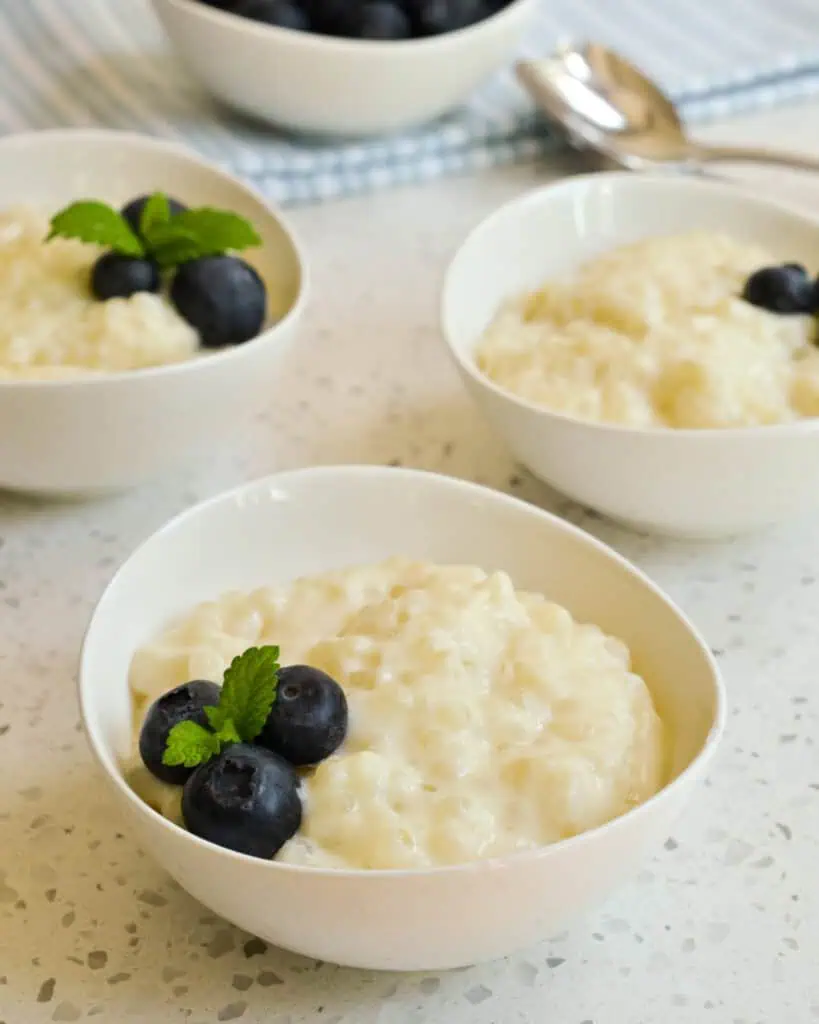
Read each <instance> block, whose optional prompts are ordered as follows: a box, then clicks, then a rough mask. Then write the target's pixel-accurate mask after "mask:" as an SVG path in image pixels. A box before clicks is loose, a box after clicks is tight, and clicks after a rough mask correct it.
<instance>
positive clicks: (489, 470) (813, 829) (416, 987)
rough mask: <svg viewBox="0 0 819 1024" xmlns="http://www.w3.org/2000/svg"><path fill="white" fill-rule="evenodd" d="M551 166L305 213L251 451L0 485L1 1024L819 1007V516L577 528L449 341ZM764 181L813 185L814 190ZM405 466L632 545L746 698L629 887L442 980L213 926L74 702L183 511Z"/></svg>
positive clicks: (579, 1015)
mask: <svg viewBox="0 0 819 1024" xmlns="http://www.w3.org/2000/svg"><path fill="white" fill-rule="evenodd" d="M806 127H809V128H810V130H806ZM817 129H819V105H816V106H814V107H810V108H807V109H804V110H802V111H798V110H791V111H784V112H779V113H777V114H776V115H773V114H771V115H766V116H764V117H758V118H756V119H754V120H752V121H746V122H744V123H743V124H737V125H735V126H728V130H727V134H728V135H729V136H730V135H732V134H733V135H734V137H735V138H744V139H746V140H749V141H753V140H758V141H761V140H766V141H768V142H774V143H775V142H779V143H787V142H790V143H791V144H793V143H798V142H803V143H804V140H805V139H809V138H811V136H812V137H813V138H816V137H817V135H819V132H817ZM710 134H712V135H714V136H715V137H716V136H717V135H718V134H720V133H719V131H718V129H717V128H716V127H715V128H713V129H712V130H711V131H710ZM722 134H723V135H725V134H726V132H725V131H723V132H722ZM543 176H544V172H543V170H542V169H541V170H538V171H536V170H535V169H533V168H518V169H516V170H511V171H507V172H503V173H499V174H493V175H491V176H487V177H485V178H481V179H478V178H473V179H467V180H460V181H449V182H443V183H438V184H435V185H433V186H430V187H427V188H426V189H423V190H421V189H418V190H411V191H404V192H394V193H385V194H383V195H380V196H377V197H374V198H370V199H363V200H360V201H355V202H349V203H344V204H338V205H333V206H328V207H322V208H313V209H305V210H301V211H298V212H297V213H296V214H294V219H295V222H296V224H297V227H300V228H301V232H302V234H303V237H304V240H305V242H306V244H307V246H308V251H309V252H310V253H311V256H312V259H313V263H314V271H315V273H314V278H315V292H314V299H313V304H312V309H311V311H310V315H309V318H308V323H307V325H306V327H305V331H304V336H303V340H302V344H301V347H300V349H299V351H298V352H297V354H296V355H295V357H294V358H293V359H292V360H291V361H290V363H289V364H288V365H287V367H286V370H285V372H284V374H283V376H282V378H281V380H280V381H279V382H278V384H277V386H276V387H275V388H274V390H273V391H272V392H271V396H270V410H269V413H268V414H267V416H266V417H265V418H264V419H261V420H259V421H258V422H256V423H255V424H254V425H253V428H252V430H251V431H249V432H248V433H247V434H246V436H244V437H242V438H241V439H239V440H238V441H237V442H236V443H235V445H234V446H233V451H232V452H230V453H215V454H214V458H213V462H212V464H211V465H210V466H205V467H203V466H199V467H198V468H195V469H192V470H191V471H190V472H188V473H186V474H184V475H182V476H179V477H178V478H177V479H174V480H167V481H164V482H161V483H159V484H157V485H155V486H153V487H149V488H145V489H143V490H142V491H140V492H137V493H134V494H131V495H129V496H126V497H123V498H118V499H115V500H111V501H108V502H105V503H101V504H94V505H85V506H83V505H74V506H72V505H68V506H51V505H38V504H34V503H31V502H28V501H25V500H21V499H16V498H11V497H6V498H0V538H2V539H0V581H1V582H0V1022H2V1024H44V1022H50V1021H64V1022H65V1021H77V1020H86V1019H89V1018H92V1017H95V1016H98V1017H99V1018H100V1019H102V1020H106V1021H108V1020H110V1021H112V1022H117V1024H120V1022H123V1024H124V1022H130V1021H134V1022H140V1024H159V1022H160V1021H167V1022H169V1024H174V1022H189V1024H212V1022H217V1021H231V1020H238V1021H241V1022H242V1024H259V1022H262V1021H264V1022H265V1024H302V1022H308V1021H309V1022H313V1021H316V1022H323V1024H342V1022H350V1024H353V1022H355V1024H376V1022H378V1024H443V1022H444V1021H445V1022H446V1024H515V1022H531V1024H545V1021H546V1020H548V1021H549V1022H555V1024H609V1022H612V1024H689V1022H690V1024H695V1022H696V1024H703V1022H704V1024H707V1022H708V1021H712V1020H713V1021H715V1022H719V1024H757V1022H765V1024H768V1022H770V1024H784V1022H788V1024H809V1022H810V1021H813V1020H819V745H817V743H816V736H817V733H818V732H819V673H818V672H817V663H819V545H817V533H816V528H815V526H814V524H811V523H807V524H802V525H797V526H794V527H791V528H789V529H788V530H781V531H778V532H775V533H771V534H769V535H767V536H764V537H758V538H755V539H751V540H744V541H736V542H733V543H730V544H727V545H720V546H717V545H708V546H691V545H681V544H673V543H667V542H661V541H654V540H648V539H645V538H641V537H638V536H635V535H633V534H629V533H626V532H624V531H622V530H619V529H617V528H615V527H613V526H610V525H608V524H606V523H603V522H601V521H600V520H599V519H597V518H594V517H590V516H585V515H584V514H583V513H581V512H580V511H579V510H577V509H576V508H574V507H572V506H567V505H566V503H565V502H561V501H560V500H559V499H555V497H554V496H553V495H550V494H548V493H546V491H545V489H544V488H542V487H540V486H539V485H538V484H536V483H535V482H534V481H532V480H531V479H529V478H528V477H526V475H525V474H522V473H520V472H519V471H518V470H517V469H516V468H515V466H514V465H512V464H511V462H510V460H509V458H508V457H507V455H506V454H505V452H504V451H503V449H502V447H501V446H500V445H499V444H498V442H497V441H495V440H494V439H493V438H492V437H491V436H490V435H489V434H488V433H487V430H486V429H485V428H484V426H483V425H482V423H481V422H480V420H479V419H478V417H477V415H476V413H475V411H474V410H473V408H472V407H471V406H470V405H469V403H468V401H467V399H466V398H465V396H464V394H463V393H462V392H461V390H460V387H459V385H458V382H457V380H456V377H455V373H454V371H453V370H452V369H451V368H450V367H449V365H448V363H447V360H446V357H445V355H444V353H443V351H442V348H441V346H440V345H439V342H438V338H437V333H436V325H435V315H436V302H437V288H438V283H439V278H440V273H441V270H442V269H443V266H444V264H445V262H446V259H447V257H448V255H449V254H450V252H451V251H452V249H453V248H454V246H455V245H456V244H457V242H458V240H459V239H460V238H461V236H462V235H463V234H464V233H465V231H466V230H467V229H468V228H469V227H471V226H472V225H473V224H474V223H475V222H476V221H477V220H478V219H479V218H480V217H481V216H482V215H483V214H484V213H486V212H487V211H489V210H490V209H491V208H493V207H494V206H495V205H497V204H498V203H499V202H501V201H503V200H504V199H506V198H508V197H510V196H512V195H514V194H516V193H517V192H519V191H520V190H521V189H522V188H525V187H528V186H529V185H531V184H534V183H535V182H536V181H538V180H542V179H543ZM765 180H766V181H767V182H769V183H772V184H773V185H775V186H777V182H782V183H783V182H785V181H786V180H787V181H788V189H789V194H791V195H792V196H793V195H795V194H796V190H798V192H799V195H800V196H801V197H802V198H803V199H804V200H805V201H807V202H810V201H811V200H813V201H814V202H815V200H816V198H817V197H819V185H817V183H816V182H815V181H813V182H811V181H809V180H807V179H801V180H800V179H797V178H790V179H784V178H777V177H776V176H771V175H766V176H765ZM777 187H781V185H779V186H777ZM392 460H400V461H401V462H403V463H405V464H408V465H414V466H423V467H426V468H432V469H438V470H442V471H444V472H448V473H452V474H455V475H460V476H465V477H469V478H473V479H478V480H482V481H484V482H487V483H490V484H492V485H495V486H498V487H501V488H504V489H507V490H511V491H513V492H515V493H518V494H520V495H522V496H524V497H526V498H529V499H531V500H534V501H536V502H539V503H542V504H544V505H545V506H547V507H550V508H557V509H558V510H559V511H560V512H561V513H563V514H565V515H568V516H569V517H570V518H572V519H574V520H575V521H579V522H581V523H582V524H583V525H584V526H585V527H587V528H588V529H590V530H591V531H592V532H594V533H595V534H597V535H598V536H601V537H603V538H604V539H606V540H607V541H609V542H611V543H612V544H614V545H615V546H616V547H617V548H618V549H619V550H620V551H622V552H623V553H625V554H626V555H627V556H629V557H631V558H633V559H635V560H636V561H637V562H638V563H639V564H640V565H641V566H642V567H643V568H645V569H646V570H647V571H648V572H650V573H651V574H652V575H653V576H654V577H655V578H656V579H657V580H658V581H659V582H660V583H661V584H662V585H663V586H665V587H667V588H668V589H669V590H670V592H671V593H672V594H673V595H674V596H675V597H676V598H677V599H678V600H679V601H680V602H681V603H682V604H683V606H684V607H685V609H686V610H687V611H688V612H690V613H691V614H692V615H693V617H694V618H695V619H696V620H697V622H698V623H699V625H700V627H701V628H702V629H703V631H704V632H705V634H706V636H707V637H708V639H709V642H710V643H711V644H712V646H713V647H714V649H715V650H716V651H718V653H719V657H720V659H721V662H722V665H723V667H724V669H725V672H726V675H727V681H728V687H729V692H730V697H731V702H732V709H731V716H730V722H729V728H728V734H727V738H726V741H725V745H724V748H723V751H722V754H721V756H720V757H719V758H718V760H717V764H716V767H715V770H714V772H713V773H712V779H711V781H710V784H709V785H708V786H707V788H705V789H703V790H702V791H701V798H700V800H699V802H698V803H697V804H696V805H695V806H693V807H692V808H691V810H690V811H689V813H688V814H687V815H686V817H685V818H684V820H682V821H680V823H679V827H678V829H677V830H676V831H675V834H674V836H673V837H669V839H668V842H667V843H666V846H665V849H663V850H661V851H659V852H658V854H657V856H656V857H655V858H654V859H653V860H652V861H651V862H650V863H648V864H646V865H645V869H644V870H643V872H642V873H641V875H640V876H639V877H638V878H637V879H635V881H634V882H633V884H632V885H630V886H629V887H628V888H626V889H624V890H622V891H621V892H620V893H619V895H618V896H616V897H615V898H614V899H613V900H612V901H611V902H610V903H609V904H608V905H607V906H606V907H604V908H603V909H602V910H601V911H600V912H599V913H597V914H596V915H594V916H592V917H591V918H590V919H588V920H586V921H581V922H577V923H576V924H575V925H574V927H572V929H571V930H570V931H569V932H568V933H567V934H564V935H561V936H556V937H555V938H553V939H552V940H551V941H547V942H544V943H543V944H542V945H541V946H539V947H537V948H535V949H532V950H530V951H529V952H527V953H526V954H525V955H522V956H519V957H515V958H513V959H510V960H506V961H501V962H499V963H496V964H493V965H490V966H486V967H480V968H474V969H471V970H467V971H457V972H453V973H450V974H446V975H442V976H440V977H439V976H417V975H413V976H392V975H375V974H365V973H361V972H355V971H349V970H342V969H337V968H334V967H330V966H326V965H318V964H315V963H312V962H309V961H305V960H302V959H300V958H298V957H295V956H291V955H289V954H285V953H281V952H279V951H276V950H273V949H265V948H264V946H263V944H262V943H260V942H259V941H258V940H254V939H252V938H251V937H250V936H248V935H245V934H242V933H239V932H238V931H236V930H234V929H233V928H231V927H230V926H228V925H226V924H225V923H224V922H222V921H219V920H217V919H215V918H213V917H212V916H210V915H209V914H208V913H207V912H206V911H205V910H204V909H203V908H201V907H200V906H198V905H197V904H195V903H194V902H193V901H192V900H191V899H189V898H188V897H187V896H186V895H185V894H184V893H182V892H180V891H179V890H178V889H176V888H175V887H174V886H173V885H172V884H171V883H169V881H168V879H167V878H165V877H164V876H163V875H162V874H161V872H159V871H158V870H157V869H155V868H154V867H153V865H152V864H151V862H150V861H149V860H148V858H147V857H145V856H143V855H142V854H141V853H139V852H138V851H137V850H136V849H134V848H133V847H132V846H131V845H130V843H129V842H128V840H127V839H126V838H124V837H123V836H122V834H121V833H120V831H119V823H118V820H117V818H116V815H115V813H114V809H113V807H112V806H111V804H110V803H109V802H108V799H107V794H106V792H105V791H104V789H103V787H102V784H101V782H100V780H99V779H98V778H97V776H96V774H95V770H94V769H93V767H92V764H91V759H90V756H89V754H88V752H87V750H86V748H85V743H84V740H83V737H82V735H81V734H80V731H79V725H78V722H77V710H76V704H75V699H74V688H73V687H74V683H73V679H74V672H75V662H76V657H77V651H78V646H79V642H80V638H81V635H82V631H83V628H84V626H85V624H86V621H87V618H88V616H89V613H90V610H91V608H92V605H93V603H94V601H95V599H96V597H97V596H98V594H99V592H100V590H101V588H102V586H103V584H104V583H105V582H106V581H107V579H108V578H109V576H110V575H111V573H112V571H113V569H114V568H115V566H116V565H117V564H118V563H119V562H120V561H121V560H122V559H123V557H124V556H125V555H126V554H127V553H128V552H129V551H130V550H131V549H132V548H133V547H134V546H135V545H136V544H137V543H138V542H139V541H140V540H141V539H143V538H144V537H145V536H146V535H147V534H148V533H150V532H151V531H152V530H153V529H154V528H156V527H157V526H159V525H160V524H161V523H162V522H163V521H164V520H165V519H167V518H168V517H169V516H171V515H173V514H174V513H176V512H178V511H179V510H180V509H182V508H183V507H185V506H186V505H188V504H190V503H191V502H194V501H196V500H198V499H200V498H202V497H205V496H207V495H209V494H212V493H215V492H216V491H218V490H221V489H222V488H224V487H226V486H230V485H232V484H234V483H237V482H239V481H241V480H243V479H246V478H248V477H251V476H255V475H259V474H262V473H266V472H269V471H271V470H274V469H276V468H286V467H292V466H297V465H303V464H313V463H319V462H345V461H367V462H385V463H386V462H390V461H392ZM817 486H819V483H817Z"/></svg>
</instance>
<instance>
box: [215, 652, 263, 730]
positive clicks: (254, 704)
mask: <svg viewBox="0 0 819 1024" xmlns="http://www.w3.org/2000/svg"><path fill="white" fill-rule="evenodd" d="M278 681H279V648H278V647H251V648H249V649H248V650H246V651H245V652H244V654H240V655H239V656H238V657H237V658H234V659H233V662H232V663H231V665H230V667H229V668H228V669H227V671H226V672H225V680H224V683H223V684H222V692H221V694H220V696H219V709H218V710H219V711H221V712H223V713H224V716H225V717H224V718H223V719H222V720H221V724H220V730H219V731H220V733H221V731H222V730H223V729H224V728H226V726H227V722H228V719H230V720H231V725H232V726H233V727H234V728H235V730H236V732H237V733H238V736H239V738H240V739H241V740H242V741H243V742H244V743H252V742H253V740H255V739H256V737H257V736H258V735H259V733H260V732H261V731H262V727H263V726H264V724H265V722H266V721H267V716H268V715H269V714H270V709H271V708H272V707H273V701H274V700H275V699H276V687H277V685H278ZM208 721H210V722H211V723H213V721H214V720H213V719H211V718H210V716H208Z"/></svg>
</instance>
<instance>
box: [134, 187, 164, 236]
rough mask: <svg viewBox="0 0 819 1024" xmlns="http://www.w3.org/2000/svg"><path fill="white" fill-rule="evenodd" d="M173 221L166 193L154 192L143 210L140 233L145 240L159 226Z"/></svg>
mask: <svg viewBox="0 0 819 1024" xmlns="http://www.w3.org/2000/svg"><path fill="white" fill-rule="evenodd" d="M170 219H171V206H170V203H169V202H168V197H167V196H166V195H165V193H164V192H154V194H153V195H152V196H151V197H150V198H149V199H148V201H147V202H146V203H145V205H144V206H143V208H142V216H141V217H140V218H139V233H140V234H141V235H142V237H143V238H145V236H146V235H148V234H150V232H151V230H152V229H153V228H154V227H155V226H156V225H157V224H167V223H168V221H169V220H170Z"/></svg>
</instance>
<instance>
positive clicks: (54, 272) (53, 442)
mask: <svg viewBox="0 0 819 1024" xmlns="http://www.w3.org/2000/svg"><path fill="white" fill-rule="evenodd" d="M0 185H2V191H3V209H2V210H0V280H1V281H2V287H0V312H1V313H2V316H0V323H2V326H0V487H4V488H7V489H13V490H20V491H26V492H32V493H38V494H43V495H53V496H84V495H91V494H95V493H104V492H110V491H116V490H121V489H123V488H126V487H129V486H131V485H133V484H136V483H139V482H142V481H144V480H147V479H149V478H151V477H155V476H157V475H158V474H161V473H163V472H165V471H167V470H170V469H171V468H173V467H175V466H176V465H178V464H179V463H180V462H182V461H184V460H187V459H189V458H192V457H194V456H196V455H202V454H210V453H212V452H213V451H214V450H215V449H217V448H218V446H220V445H223V444H225V443H226V442H228V441H229V439H230V437H231V436H232V432H233V431H234V430H235V429H236V428H237V425H239V424H241V423H242V422H243V420H244V419H245V417H247V416H250V415H253V414H254V413H255V412H258V411H260V410H261V409H263V408H264V406H265V405H266V403H267V402H268V401H269V395H270V387H271V379H272V377H273V376H274V375H275V372H276V366H277V363H278V360H279V359H280V357H281V356H282V354H283V353H284V352H285V351H287V349H288V348H289V346H290V344H291V343H292V342H293V340H294V339H295V337H296V329H297V325H298V322H299V319H300V316H301V310H302V308H303V305H304V301H305V294H306V288H307V279H306V267H305V264H304V260H303V258H302V256H301V253H300V251H299V247H298V243H297V242H296V240H295V239H294V237H293V235H292V233H291V231H290V229H289V228H288V227H287V225H286V224H285V223H284V221H283V220H282V219H281V217H280V216H279V214H278V213H277V212H276V211H274V210H273V209H272V208H271V207H270V206H269V205H268V203H267V202H266V201H265V200H264V199H263V198H262V197H261V196H260V195H258V194H257V193H255V192H254V191H252V190H251V189H249V188H247V187H246V186H244V185H243V184H241V183H240V182H239V181H238V180H236V179H235V178H233V177H231V176H230V175H228V174H226V173H225V172H223V171H221V170H219V169H217V168H215V167H212V166H210V165H209V164H207V163H206V162H204V161H202V160H201V159H200V158H199V157H197V156H195V155H193V154H191V153H189V152H188V151H186V150H185V149H183V148H180V147H177V146H174V145H170V144H168V143H166V142H163V141H158V140H155V139H151V138H147V137H143V136H137V135H131V134H127V133H121V132H109V131H93V130H89V131H86V130H75V131H55V132H38V133H32V134H21V135H17V136H13V137H10V138H7V139H4V140H3V141H2V142H0Z"/></svg>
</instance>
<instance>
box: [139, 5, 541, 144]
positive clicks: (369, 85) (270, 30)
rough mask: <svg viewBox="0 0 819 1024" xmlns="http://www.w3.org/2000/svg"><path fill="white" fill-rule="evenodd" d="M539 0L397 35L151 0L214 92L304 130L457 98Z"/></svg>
mask: <svg viewBox="0 0 819 1024" xmlns="http://www.w3.org/2000/svg"><path fill="white" fill-rule="evenodd" d="M538 2H539V0H512V2H511V3H510V4H509V6H508V7H506V8H505V9H504V10H502V11H500V12H499V13H498V14H495V15H493V16H492V17H490V18H487V19H486V20H485V21H482V22H479V23H478V24H476V25H473V26H470V27H469V28H465V29H461V30H460V31H457V32H450V33H447V34H445V35H441V36H435V37H431V38H429V39H411V40H402V41H399V42H379V41H373V40H355V39H338V38H335V37H332V36H322V35H315V34H312V33H308V32H296V31H293V30H291V29H283V28H275V27H273V26H270V25H263V24H260V23H259V22H254V21H250V20H249V19H247V18H240V17H237V16H236V15H233V14H227V13H225V12H224V11H220V10H218V9H216V8H214V7H209V6H206V5H205V4H202V3H198V2H196V0H153V5H154V9H155V11H156V13H157V15H158V16H159V20H160V21H161V22H162V24H163V26H164V27H165V31H166V32H167V33H168V36H169V38H170V40H171V42H172V43H173V45H174V46H175V47H176V50H177V51H178V53H179V55H180V57H181V58H182V60H183V61H184V63H185V64H186V65H187V67H188V69H189V70H190V72H191V73H192V74H193V75H194V76H195V77H196V78H198V79H199V80H200V81H201V82H202V84H203V85H204V86H205V87H206V88H207V89H208V90H209V91H210V92H211V93H213V95H214V96H216V97H217V98H218V99H220V100H222V102H224V103H226V104H228V106H230V107H233V108H234V109H236V110H239V111H241V112H242V113H244V114H249V115H250V116H252V117H256V118H260V119H262V120H264V121H268V122H270V123H272V124H275V125H280V126H282V127H285V128H290V129H294V130H296V131H301V132H314V133H322V134H334V135H335V134H339V135H362V136H363V135H374V134H379V133H382V132H391V131H395V130H397V129H399V128H406V127H408V126H410V125H415V124H420V123H422V122H424V121H429V120H431V119H432V118H435V117H438V116H440V115H441V114H444V113H446V112H447V111H449V110H451V109H452V108H454V107H456V106H458V104H459V103H462V102H463V100H465V99H466V97H467V96H468V95H469V93H470V92H472V90H473V89H474V88H475V87H476V86H477V85H478V84H479V83H480V82H481V81H482V80H483V79H484V78H486V77H488V76H489V75H490V74H491V73H492V72H493V71H495V70H497V69H498V68H499V67H501V66H502V65H503V64H504V63H506V61H508V60H509V59H510V57H511V56H512V54H513V52H514V50H515V48H516V46H517V44H518V43H519V42H520V40H521V38H522V36H523V33H524V32H525V30H526V26H527V25H528V24H529V22H530V20H531V18H532V16H533V15H534V13H535V12H536V9H537V4H538Z"/></svg>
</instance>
